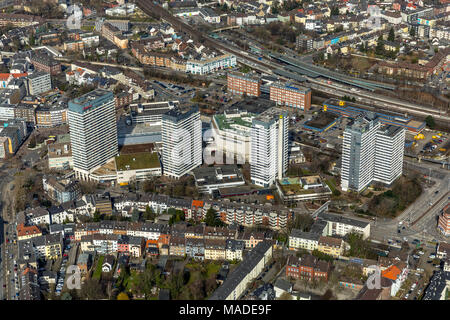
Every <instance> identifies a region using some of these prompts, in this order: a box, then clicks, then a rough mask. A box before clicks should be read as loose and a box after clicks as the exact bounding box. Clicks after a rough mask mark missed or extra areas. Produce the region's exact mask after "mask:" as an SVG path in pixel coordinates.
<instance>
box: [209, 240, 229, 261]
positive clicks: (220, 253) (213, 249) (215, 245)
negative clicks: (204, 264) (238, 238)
mask: <svg viewBox="0 0 450 320" xmlns="http://www.w3.org/2000/svg"><path fill="white" fill-rule="evenodd" d="M225 248H226V240H224V239H205V260H225V256H226V255H225Z"/></svg>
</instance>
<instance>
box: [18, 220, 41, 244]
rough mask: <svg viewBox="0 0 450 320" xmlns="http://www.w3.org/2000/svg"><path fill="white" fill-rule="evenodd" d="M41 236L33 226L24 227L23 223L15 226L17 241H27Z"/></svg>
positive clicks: (39, 231)
mask: <svg viewBox="0 0 450 320" xmlns="http://www.w3.org/2000/svg"><path fill="white" fill-rule="evenodd" d="M40 236H42V231H41V230H40V229H39V228H38V227H37V226H35V225H32V226H26V225H24V224H23V223H21V224H18V225H17V240H19V241H20V240H27V239H32V238H34V237H40Z"/></svg>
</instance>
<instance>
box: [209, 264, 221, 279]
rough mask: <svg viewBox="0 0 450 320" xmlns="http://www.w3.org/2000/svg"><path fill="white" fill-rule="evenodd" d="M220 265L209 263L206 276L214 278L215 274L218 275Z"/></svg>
mask: <svg viewBox="0 0 450 320" xmlns="http://www.w3.org/2000/svg"><path fill="white" fill-rule="evenodd" d="M220 267H221V266H220V265H219V264H215V263H208V265H207V266H206V270H207V272H206V276H207V277H208V278H209V277H210V276H212V275H213V274H218V273H219V270H220Z"/></svg>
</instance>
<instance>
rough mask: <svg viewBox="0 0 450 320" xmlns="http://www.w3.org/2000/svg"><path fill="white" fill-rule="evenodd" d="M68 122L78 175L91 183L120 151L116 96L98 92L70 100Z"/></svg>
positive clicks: (107, 92)
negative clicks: (95, 172) (91, 175)
mask: <svg viewBox="0 0 450 320" xmlns="http://www.w3.org/2000/svg"><path fill="white" fill-rule="evenodd" d="M68 120H69V127H70V140H71V143H72V156H73V168H74V171H75V176H76V177H77V178H79V179H82V180H89V175H90V174H91V173H92V171H94V170H95V169H97V168H98V167H100V166H102V165H104V164H105V163H106V162H108V160H110V159H112V158H113V157H114V156H116V155H117V152H118V142H117V124H116V111H115V102H114V95H113V93H112V92H110V91H107V90H103V89H96V90H94V91H91V92H89V93H86V94H85V95H82V96H81V97H78V98H75V99H73V100H71V101H69V112H68Z"/></svg>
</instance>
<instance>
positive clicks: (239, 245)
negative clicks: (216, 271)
mask: <svg viewBox="0 0 450 320" xmlns="http://www.w3.org/2000/svg"><path fill="white" fill-rule="evenodd" d="M244 249H245V242H243V241H240V240H233V239H229V240H226V247H225V259H227V260H230V261H232V260H242V259H243V252H244Z"/></svg>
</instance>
